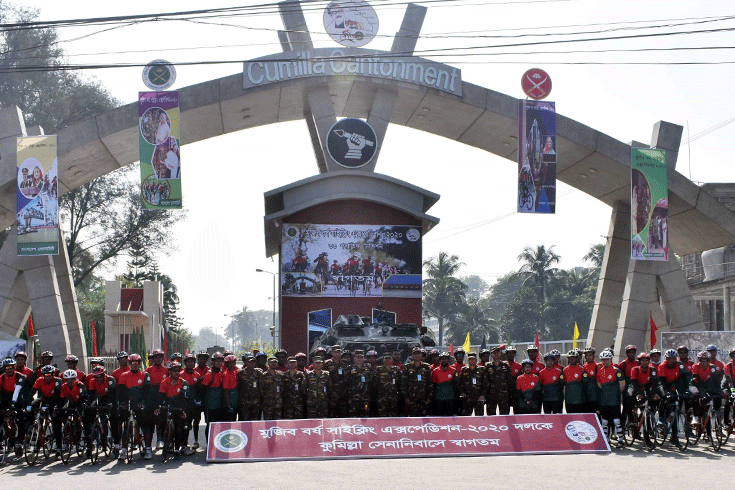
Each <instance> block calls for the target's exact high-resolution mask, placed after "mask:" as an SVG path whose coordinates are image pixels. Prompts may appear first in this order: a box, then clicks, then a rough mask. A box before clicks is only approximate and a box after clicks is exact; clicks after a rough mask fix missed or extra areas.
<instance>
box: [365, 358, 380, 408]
mask: <svg viewBox="0 0 735 490" xmlns="http://www.w3.org/2000/svg"><path fill="white" fill-rule="evenodd" d="M365 356H366V357H367V362H365V364H366V365H367V366H368V367H369V368H370V379H371V380H374V379H375V375H376V372H377V369H378V366H379V362H378V353H377V351H375V350H369V351H367V353H366V354H365ZM370 416H371V417H377V416H378V386H377V385H376V384H375V383H370Z"/></svg>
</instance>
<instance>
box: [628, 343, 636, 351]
mask: <svg viewBox="0 0 735 490" xmlns="http://www.w3.org/2000/svg"><path fill="white" fill-rule="evenodd" d="M629 350H638V347H636V346H635V345H633V344H630V345H626V346H625V352H628V351H629Z"/></svg>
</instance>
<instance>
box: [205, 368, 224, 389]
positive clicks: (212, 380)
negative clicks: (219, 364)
mask: <svg viewBox="0 0 735 490" xmlns="http://www.w3.org/2000/svg"><path fill="white" fill-rule="evenodd" d="M223 376H224V375H223V370H220V371H219V372H216V373H215V372H214V371H209V372H208V373H206V374H205V375H204V376H203V377H202V385H203V386H206V387H207V388H221V387H222V379H223Z"/></svg>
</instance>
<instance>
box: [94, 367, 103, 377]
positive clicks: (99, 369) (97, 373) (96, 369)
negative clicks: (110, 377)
mask: <svg viewBox="0 0 735 490" xmlns="http://www.w3.org/2000/svg"><path fill="white" fill-rule="evenodd" d="M103 374H105V367H104V366H95V367H94V369H92V376H101V375H103Z"/></svg>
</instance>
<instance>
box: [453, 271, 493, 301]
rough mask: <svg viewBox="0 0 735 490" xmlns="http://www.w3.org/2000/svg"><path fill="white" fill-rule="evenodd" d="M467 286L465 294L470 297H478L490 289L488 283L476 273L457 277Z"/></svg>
mask: <svg viewBox="0 0 735 490" xmlns="http://www.w3.org/2000/svg"><path fill="white" fill-rule="evenodd" d="M459 280H460V281H462V282H463V283H464V284H465V285H466V286H467V291H466V293H465V294H466V295H467V297H470V298H475V299H480V298H482V297H483V296H484V295H485V293H487V292H488V291H489V290H490V285H489V284H488V283H487V282H485V280H484V279H483V278H481V277H480V276H478V275H475V274H473V275H471V276H462V277H460V278H459Z"/></svg>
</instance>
